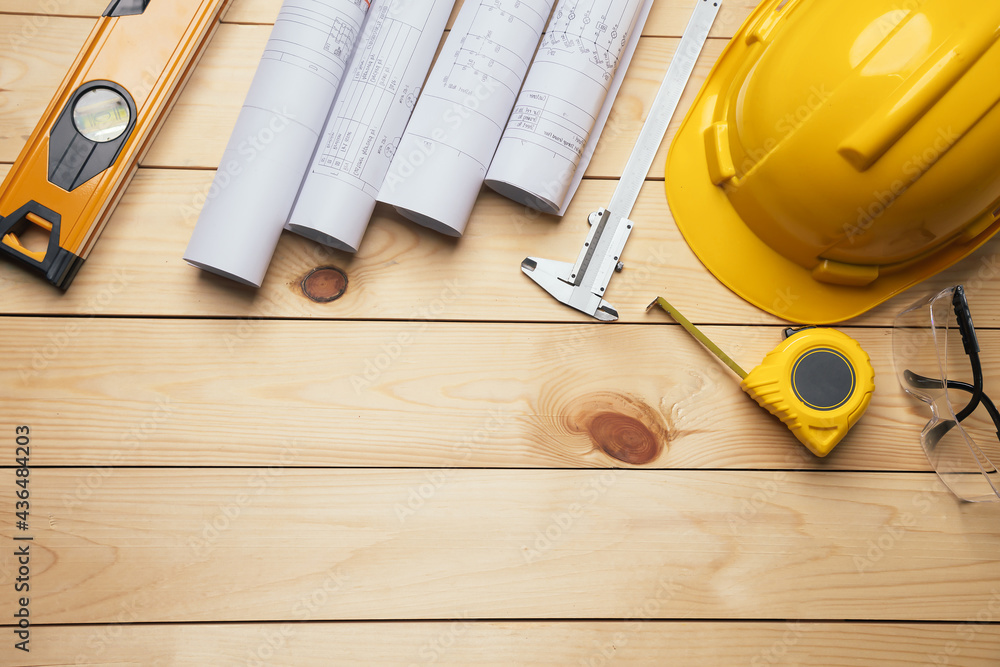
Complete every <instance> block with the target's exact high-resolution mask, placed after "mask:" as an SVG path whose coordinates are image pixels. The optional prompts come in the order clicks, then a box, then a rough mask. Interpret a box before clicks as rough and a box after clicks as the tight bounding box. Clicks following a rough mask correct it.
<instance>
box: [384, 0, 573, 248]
mask: <svg viewBox="0 0 1000 667" xmlns="http://www.w3.org/2000/svg"><path fill="white" fill-rule="evenodd" d="M552 2H553V0H466V2H465V4H464V5H462V9H461V11H460V12H459V15H458V18H457V19H456V21H455V25H454V26H453V27H452V30H451V33H450V34H449V36H448V39H447V40H446V41H445V45H444V48H443V49H442V51H441V55H440V56H439V57H438V59H437V62H436V63H435V64H434V69H433V70H431V74H430V77H429V78H428V80H427V85H426V86H424V92H423V95H421V97H420V101H419V102H418V103H417V108H416V110H415V111H414V112H413V117H412V118H411V119H410V124H409V125H408V126H407V128H406V133H405V134H404V135H403V139H402V141H401V142H400V145H399V149H398V150H397V151H396V155H395V157H393V160H392V164H391V165H390V167H389V173H388V174H387V175H386V180H385V183H384V184H383V185H382V190H381V192H379V197H378V200H379V201H382V202H386V203H388V204H391V205H393V206H395V207H396V210H398V211H399V212H400V213H401V214H402V215H404V216H405V217H407V218H409V219H410V220H413V221H415V222H417V223H419V224H422V225H424V226H426V227H430V228H431V229H434V230H436V231H439V232H441V233H443V234H448V235H449V236H461V235H462V234H463V233H464V231H465V226H466V224H468V221H469V216H470V215H471V214H472V208H473V206H474V205H475V203H476V197H477V196H478V195H479V190H480V189H481V188H482V185H483V178H484V177H485V176H486V170H487V169H488V168H489V166H490V161H491V160H492V159H493V153H494V152H495V151H496V148H497V143H499V141H500V136H501V135H502V134H503V128H504V125H505V124H506V123H507V118H508V117H509V116H510V111H511V109H512V108H513V107H514V102H515V100H516V99H517V93H518V91H519V90H520V89H521V83H522V81H523V80H524V75H525V72H527V70H528V63H530V62H531V56H532V54H534V52H535V49H536V48H537V47H538V41H539V39H540V38H541V36H542V31H543V30H544V28H545V24H546V22H547V21H548V18H549V14H550V13H551V11H552Z"/></svg>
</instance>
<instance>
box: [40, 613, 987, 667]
mask: <svg viewBox="0 0 1000 667" xmlns="http://www.w3.org/2000/svg"><path fill="white" fill-rule="evenodd" d="M307 605H308V599H307V600H305V601H303V607H302V609H303V613H305V612H307V611H308V606H307ZM126 616H127V614H126ZM37 633H38V634H37V636H38V641H39V649H40V650H38V651H37V652H34V651H33V652H32V653H31V655H30V657H28V658H27V659H24V660H23V662H22V663H21V664H23V665H25V666H26V667H34V666H37V667H43V666H45V667H47V666H50V665H56V664H74V662H75V661H76V660H77V659H79V658H82V659H83V660H85V661H87V660H90V661H97V660H100V661H103V662H104V663H105V664H113V665H125V664H135V665H139V664H142V665H152V666H154V667H159V666H163V665H182V666H190V667H202V666H203V665H206V664H212V665H218V666H219V667H229V666H232V667H237V666H240V667H245V666H248V665H256V664H257V663H258V662H259V663H260V664H281V665H284V664H288V665H299V666H301V667H313V666H315V667H327V666H329V665H358V664H362V663H363V664H366V665H432V664H435V665H472V664H475V665H510V664H517V665H553V664H566V665H570V664H571V665H604V664H615V665H650V664H678V665H679V664H683V665H685V666H686V667H718V666H719V665H753V666H758V665H760V666H763V665H774V664H789V665H791V664H794V665H803V666H804V667H805V666H814V667H857V666H858V665H870V664H876V663H879V664H896V665H920V664H930V665H933V664H935V663H934V662H933V660H934V659H938V661H939V662H938V663H936V664H948V665H962V666H965V667H992V666H993V665H995V664H996V656H997V655H998V654H1000V629H998V628H997V627H995V626H990V625H970V624H921V625H914V624H902V623H895V624H882V623H808V622H785V623H766V622H765V623H737V622H733V623H717V622H716V623H711V622H710V623H685V622H665V621H655V620H650V619H648V618H645V617H644V615H643V613H642V612H641V611H637V614H636V616H635V618H634V619H631V620H628V621H620V622H573V623H559V622H543V621H535V622H520V623H510V622H502V621H489V622H478V621H473V620H469V619H456V620H453V621H443V622H424V623H351V622H347V623H308V622H306V623H295V624H282V623H269V624H257V623H252V624H234V625H220V624H209V625H139V626H136V625H111V626H109V627H99V628H94V627H87V626H83V627H81V626H70V627H66V626H53V627H44V628H40V629H39V630H38V631H37ZM720 637H726V638H727V639H728V641H724V642H723V641H719V638H720ZM150 646H156V655H155V656H151V655H149V647H150ZM944 660H947V661H948V662H947V663H945V662H944ZM77 664H79V663H77Z"/></svg>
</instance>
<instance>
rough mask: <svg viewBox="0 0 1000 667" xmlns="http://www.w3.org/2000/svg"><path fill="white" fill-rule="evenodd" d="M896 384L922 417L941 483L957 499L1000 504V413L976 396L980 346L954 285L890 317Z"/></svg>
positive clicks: (979, 379) (962, 296)
mask: <svg viewBox="0 0 1000 667" xmlns="http://www.w3.org/2000/svg"><path fill="white" fill-rule="evenodd" d="M892 347H893V360H894V362H895V366H896V376H897V377H898V379H899V383H900V385H901V386H902V387H903V389H904V390H905V391H906V393H908V394H909V395H910V396H913V397H914V398H916V399H918V400H919V401H920V402H921V405H922V406H924V408H925V410H926V412H927V413H928V416H929V421H928V422H927V425H926V426H924V429H923V431H922V432H921V434H920V443H921V445H923V448H924V452H925V453H926V454H927V459H928V460H929V461H930V463H931V466H932V467H933V468H934V470H935V471H936V472H937V474H938V476H939V477H940V478H941V481H942V482H944V484H945V485H946V486H947V487H948V488H949V489H950V490H951V491H952V493H954V494H955V495H956V496H958V497H959V498H961V499H962V500H966V501H969V502H983V501H996V500H1000V490H998V488H1000V472H998V471H997V468H996V466H995V465H994V461H996V462H1000V412H997V408H996V406H995V405H994V403H993V401H991V400H990V398H989V397H988V396H987V395H986V394H985V393H984V391H983V368H982V365H981V363H980V360H979V343H978V342H977V340H976V331H975V328H974V327H973V325H972V315H971V313H970V312H969V303H968V301H967V300H966V298H965V290H964V289H963V288H962V286H961V285H958V286H956V287H949V288H948V289H946V290H943V291H941V292H939V293H938V294H936V295H934V296H932V297H930V298H928V299H924V300H922V301H920V302H918V303H915V304H914V305H912V306H910V307H909V308H907V309H906V310H904V311H903V312H902V313H900V315H899V316H898V317H897V318H896V323H895V326H894V328H893V337H892Z"/></svg>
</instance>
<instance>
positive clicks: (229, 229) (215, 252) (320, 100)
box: [184, 0, 368, 287]
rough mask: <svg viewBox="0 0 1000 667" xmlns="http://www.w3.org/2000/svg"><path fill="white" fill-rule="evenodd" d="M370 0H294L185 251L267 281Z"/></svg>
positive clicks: (203, 262)
mask: <svg viewBox="0 0 1000 667" xmlns="http://www.w3.org/2000/svg"><path fill="white" fill-rule="evenodd" d="M367 11H368V2H367V1H366V0H285V2H284V4H283V5H282V6H281V11H280V13H279V14H278V18H277V20H276V21H275V24H274V29H273V30H272V31H271V36H270V39H269V40H268V43H267V46H266V47H265V50H264V55H263V57H262V58H261V61H260V65H259V66H258V68H257V72H256V74H255V75H254V79H253V83H252V84H251V85H250V92H249V93H248V94H247V98H246V101H245V102H244V105H243V109H242V110H241V111H240V115H239V118H238V119H237V121H236V128H235V129H234V130H233V134H232V136H230V138H229V144H228V145H227V146H226V150H225V152H224V153H223V157H222V162H221V164H220V166H219V170H218V171H217V172H216V175H215V181H214V182H213V184H212V189H211V190H210V192H209V196H208V199H207V201H206V202H205V206H204V208H203V209H202V211H201V215H200V216H199V218H198V223H197V225H196V226H195V230H194V233H193V235H192V236H191V241H190V242H189V243H188V247H187V251H186V252H185V253H184V259H185V260H187V261H188V262H189V263H191V264H193V265H194V266H197V267H199V268H201V269H205V270H206V271H211V272H213V273H218V274H220V275H223V276H226V277H227V278H232V279H233V280H236V281H239V282H241V283H244V284H247V285H253V286H255V287H259V286H260V284H261V282H263V280H264V274H265V272H266V271H267V265H268V263H269V262H270V261H271V256H272V255H273V254H274V249H275V247H276V246H277V244H278V238H279V237H280V236H281V230H282V228H283V227H284V225H285V222H286V221H287V220H288V215H289V212H290V211H291V208H292V203H293V202H294V200H295V195H296V193H297V192H298V190H299V186H300V185H301V183H302V177H303V175H304V174H305V171H306V169H307V167H308V165H309V159H310V158H311V157H312V154H313V151H314V150H315V148H316V143H317V140H318V138H319V133H320V130H321V129H322V127H323V124H324V123H325V122H326V119H327V116H328V115H329V112H330V107H331V106H332V105H333V100H334V97H335V96H336V94H337V89H338V87H339V86H340V82H341V80H342V79H343V76H344V71H345V70H346V69H347V63H348V61H349V60H350V57H351V54H352V53H353V51H354V48H355V44H356V43H357V40H358V36H359V35H360V33H361V28H362V25H363V22H364V18H365V13H366V12H367Z"/></svg>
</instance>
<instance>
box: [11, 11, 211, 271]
mask: <svg viewBox="0 0 1000 667" xmlns="http://www.w3.org/2000/svg"><path fill="white" fill-rule="evenodd" d="M229 1H230V0H112V2H111V4H110V5H109V6H108V8H107V9H106V10H105V11H104V14H103V15H102V16H101V18H100V19H98V21H97V25H96V26H95V27H94V29H93V31H92V32H91V33H90V37H88V39H87V42H86V44H85V45H84V47H83V49H82V50H81V51H80V53H79V55H78V56H77V57H76V61H75V62H74V63H73V65H72V67H71V68H70V70H69V72H68V73H67V75H66V78H65V79H64V80H63V82H62V84H61V85H60V87H59V89H58V91H57V92H56V94H55V96H54V97H53V98H52V101H51V102H50V103H49V106H48V108H47V109H46V110H45V113H44V115H43V116H42V119H41V120H40V121H39V122H38V125H37V126H36V127H35V130H34V132H32V134H31V137H30V138H29V139H28V143H27V144H26V145H25V147H24V148H23V149H22V150H21V154H20V156H18V158H17V162H15V163H14V166H13V167H12V168H11V170H10V173H8V175H7V178H6V180H5V181H4V183H3V187H2V188H0V252H2V253H3V254H5V255H7V256H9V257H11V258H13V259H15V260H17V261H19V262H21V263H22V264H23V265H25V266H27V267H29V268H31V269H33V270H35V271H39V272H41V273H42V274H43V275H44V276H45V278H46V280H48V281H49V282H50V283H52V284H53V285H55V286H57V287H59V288H61V289H66V288H67V287H69V284H70V282H71V281H72V280H73V277H74V276H75V275H76V272H77V271H78V270H79V269H80V266H81V265H82V263H83V261H84V259H86V257H87V255H88V254H89V253H90V250H91V248H92V246H93V244H94V242H95V241H96V240H97V238H98V236H99V235H100V233H101V230H102V229H103V228H104V225H105V224H106V223H107V221H108V218H110V217H111V213H112V211H113V210H114V208H115V205H116V204H117V203H118V200H119V199H120V198H121V196H122V194H123V193H124V192H125V188H126V187H128V184H129V181H131V179H132V176H133V175H134V174H135V170H136V168H137V167H138V165H139V161H140V160H141V159H142V158H143V157H144V155H145V153H146V151H147V150H148V148H149V146H150V145H151V144H152V142H153V139H154V138H155V137H156V133H157V131H159V129H160V126H161V124H162V122H163V120H164V119H165V118H166V115H167V112H169V110H170V108H171V107H172V106H173V104H174V102H175V101H176V100H177V97H178V96H179V95H180V92H181V90H182V88H183V86H184V84H185V83H186V82H187V79H188V77H189V76H190V74H191V72H192V71H193V70H194V68H195V66H196V65H197V63H198V60H199V58H200V57H201V55H202V53H203V52H204V49H205V47H206V46H207V44H208V41H209V38H210V37H211V35H212V34H213V33H214V31H215V28H216V27H217V26H218V23H219V21H218V19H219V15H220V13H221V12H222V10H223V9H225V7H226V6H227V5H228V4H229ZM32 234H34V235H35V236H36V237H37V236H39V235H43V236H47V238H48V240H47V242H45V243H44V244H39V245H38V247H37V249H31V248H29V246H31V245H32V244H31V243H30V242H28V240H27V237H29V236H31V235H32Z"/></svg>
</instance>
